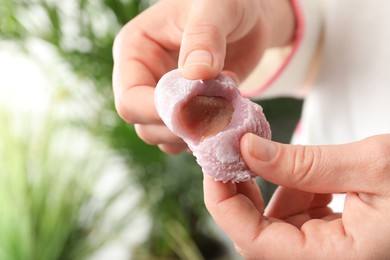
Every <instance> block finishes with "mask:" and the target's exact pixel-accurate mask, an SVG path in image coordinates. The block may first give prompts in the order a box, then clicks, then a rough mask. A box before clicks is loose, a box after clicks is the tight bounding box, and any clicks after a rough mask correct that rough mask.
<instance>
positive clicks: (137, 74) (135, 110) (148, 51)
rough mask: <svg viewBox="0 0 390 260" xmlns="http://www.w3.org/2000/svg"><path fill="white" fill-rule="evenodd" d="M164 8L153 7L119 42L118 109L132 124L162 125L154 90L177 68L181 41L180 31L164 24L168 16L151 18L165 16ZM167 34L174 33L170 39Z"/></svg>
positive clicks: (115, 82)
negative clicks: (163, 14) (151, 17)
mask: <svg viewBox="0 0 390 260" xmlns="http://www.w3.org/2000/svg"><path fill="white" fill-rule="evenodd" d="M159 8H160V9H161V10H159ZM164 8H166V7H165V6H164V5H163V4H162V2H161V3H157V4H156V5H155V6H152V7H151V8H150V9H148V10H146V11H145V12H144V13H142V14H140V15H139V16H138V17H136V18H135V19H134V20H132V21H130V22H129V23H128V24H126V25H125V26H124V27H123V29H122V30H121V31H120V32H119V34H118V35H117V37H116V38H115V42H114V48H113V57H114V69H113V90H114V96H115V106H116V109H117V111H118V113H119V114H120V116H121V117H122V118H123V119H124V120H125V121H126V122H128V123H132V124H133V123H160V122H161V121H160V118H159V116H158V114H157V111H156V109H155V107H154V99H153V92H154V87H155V85H156V82H157V81H158V80H159V79H160V78H161V76H162V75H164V74H165V73H166V72H167V71H169V70H172V69H174V68H175V67H177V57H178V54H177V51H178V49H179V44H180V39H181V32H180V30H178V29H175V27H169V26H171V25H170V24H169V23H166V22H164V21H165V19H166V17H165V16H156V15H154V16H155V17H156V18H155V19H149V18H148V17H149V16H150V15H151V14H150V13H155V12H162V11H164ZM155 28H160V30H155ZM166 31H169V32H170V34H169V36H167V34H166V33H165V32H166ZM151 32H153V33H151ZM175 39H176V41H175ZM175 49H176V52H175Z"/></svg>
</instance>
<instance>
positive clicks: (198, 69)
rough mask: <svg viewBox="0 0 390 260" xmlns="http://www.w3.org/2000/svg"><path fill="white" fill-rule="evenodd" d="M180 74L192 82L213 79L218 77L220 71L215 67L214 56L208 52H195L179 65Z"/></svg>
mask: <svg viewBox="0 0 390 260" xmlns="http://www.w3.org/2000/svg"><path fill="white" fill-rule="evenodd" d="M179 69H180V73H181V74H182V76H183V77H185V78H187V79H190V80H197V79H204V80H207V79H213V78H215V77H217V75H218V73H219V69H218V68H216V66H215V59H214V57H213V54H212V53H211V52H210V51H207V50H193V51H191V52H190V53H189V54H187V56H186V57H185V58H184V62H183V64H179Z"/></svg>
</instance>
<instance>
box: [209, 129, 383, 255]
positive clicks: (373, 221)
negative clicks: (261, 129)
mask: <svg viewBox="0 0 390 260" xmlns="http://www.w3.org/2000/svg"><path fill="white" fill-rule="evenodd" d="M241 153H242V155H243V158H244V160H245V161H246V162H247V164H248V166H249V167H250V169H251V170H253V172H255V173H256V174H257V175H258V176H261V177H262V178H264V179H266V180H268V181H271V182H273V183H276V184H278V185H280V187H279V188H278V189H277V191H276V193H275V194H274V195H273V197H272V200H271V202H270V203H269V205H268V206H267V208H266V209H265V208H264V205H263V201H262V197H261V193H260V190H259V188H258V186H257V185H256V184H255V183H254V182H245V183H240V184H237V185H235V184H231V183H228V184H223V183H221V182H215V181H214V180H212V179H211V178H210V177H207V176H205V178H204V194H205V203H206V206H207V208H208V210H209V212H210V213H211V215H212V216H213V218H214V219H215V221H216V222H217V223H218V224H219V226H220V227H221V228H222V230H223V231H224V232H225V233H226V234H227V236H229V237H230V238H231V239H232V241H233V242H234V244H235V246H236V249H237V251H238V252H239V253H241V254H242V255H243V256H244V257H245V258H247V259H329V257H330V256H331V258H332V259H389V257H390V243H389V236H388V234H389V232H390V224H389V223H388V222H389V219H390V191H389V185H390V175H389V172H390V162H389V160H388V158H389V156H390V135H380V136H374V137H370V138H367V139H364V140H362V141H359V142H355V143H350V144H343V145H332V146H331V145H329V146H299V145H286V144H280V143H276V142H272V141H269V140H265V139H262V138H260V137H258V136H255V135H253V134H247V135H245V136H244V137H243V138H242V140H241ZM332 193H346V194H347V196H346V201H345V206H344V210H343V213H342V214H339V213H333V212H332V210H331V209H330V208H328V207H327V205H328V204H329V202H330V201H331V199H332V197H331V194H332Z"/></svg>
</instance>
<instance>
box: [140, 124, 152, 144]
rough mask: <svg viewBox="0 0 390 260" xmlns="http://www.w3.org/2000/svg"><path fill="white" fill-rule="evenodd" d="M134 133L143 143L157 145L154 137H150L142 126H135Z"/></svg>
mask: <svg viewBox="0 0 390 260" xmlns="http://www.w3.org/2000/svg"><path fill="white" fill-rule="evenodd" d="M135 132H136V133H137V135H138V136H139V138H141V139H142V140H143V141H144V142H145V143H147V144H150V145H155V144H157V142H156V140H155V137H154V135H151V134H150V132H149V131H148V130H147V129H146V127H145V126H143V125H135Z"/></svg>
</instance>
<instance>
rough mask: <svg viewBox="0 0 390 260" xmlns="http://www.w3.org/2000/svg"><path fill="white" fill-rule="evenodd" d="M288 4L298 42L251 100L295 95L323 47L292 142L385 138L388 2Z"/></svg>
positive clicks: (389, 120)
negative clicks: (295, 22) (292, 11)
mask: <svg viewBox="0 0 390 260" xmlns="http://www.w3.org/2000/svg"><path fill="white" fill-rule="evenodd" d="M292 2H293V3H294V5H295V10H296V11H297V12H296V15H297V17H298V32H297V34H298V35H297V38H300V39H298V40H296V42H295V44H296V46H295V49H294V47H293V51H292V54H291V56H290V57H289V58H288V60H287V61H286V62H285V64H284V65H283V66H284V67H283V68H282V69H281V70H280V71H279V72H278V75H277V77H275V79H273V81H271V82H269V86H267V87H263V88H262V89H263V91H262V92H258V93H255V94H257V95H258V96H260V97H270V96H273V95H292V94H293V93H292V90H294V92H295V93H298V92H297V91H299V89H300V88H302V87H303V86H304V81H305V78H306V76H307V72H308V71H309V69H310V67H311V66H312V58H313V56H314V54H315V53H316V51H315V50H316V48H318V47H319V46H320V45H322V52H321V59H320V67H319V70H318V74H317V77H316V78H315V80H314V82H313V83H312V86H311V89H310V91H309V92H308V93H307V94H306V96H305V102H304V107H303V113H302V119H301V124H300V127H299V131H298V132H297V134H296V135H295V138H294V142H295V143H301V144H337V143H346V142H352V141H356V140H360V139H363V138H365V137H368V136H372V135H376V134H382V133H390V116H389V113H390V15H389V11H390V1H388V0H373V1H367V0H342V1H341V0H323V1H319V0H292ZM321 28H322V41H320V38H321V37H320V33H319V32H320V29H321ZM320 43H321V44H320Z"/></svg>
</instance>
